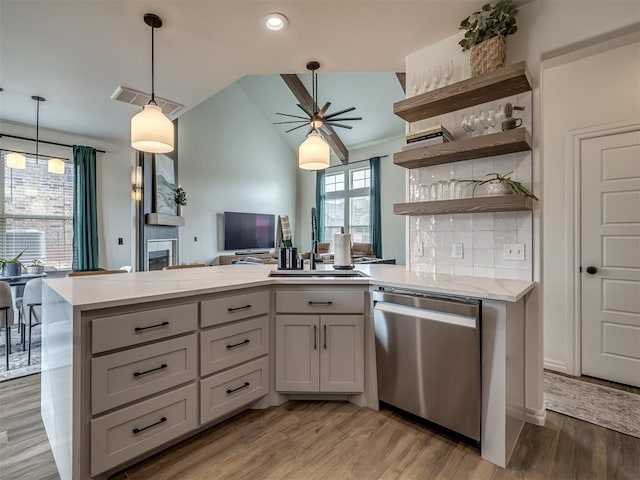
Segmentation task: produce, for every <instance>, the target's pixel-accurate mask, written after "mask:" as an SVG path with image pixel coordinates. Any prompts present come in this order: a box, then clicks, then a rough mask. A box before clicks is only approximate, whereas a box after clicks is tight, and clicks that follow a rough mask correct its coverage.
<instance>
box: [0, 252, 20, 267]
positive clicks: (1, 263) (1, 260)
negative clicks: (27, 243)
mask: <svg viewBox="0 0 640 480" xmlns="http://www.w3.org/2000/svg"><path fill="white" fill-rule="evenodd" d="M25 250H26V248H25V249H23V250H22V251H21V252H20V253H19V254H17V255H16V256H15V257H12V258H0V268H4V266H5V265H7V264H8V263H19V264H20V265H21V266H23V267H24V265H23V264H22V262H21V261H20V257H21V256H22V254H23V253H24V252H25Z"/></svg>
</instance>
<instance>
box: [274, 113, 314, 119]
mask: <svg viewBox="0 0 640 480" xmlns="http://www.w3.org/2000/svg"><path fill="white" fill-rule="evenodd" d="M276 115H284V116H285V117H293V118H301V119H303V120H308V118H307V117H301V116H300V115H289V114H288V113H276Z"/></svg>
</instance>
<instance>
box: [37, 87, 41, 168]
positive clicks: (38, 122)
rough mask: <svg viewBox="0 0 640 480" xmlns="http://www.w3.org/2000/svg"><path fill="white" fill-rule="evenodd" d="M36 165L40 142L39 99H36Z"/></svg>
mask: <svg viewBox="0 0 640 480" xmlns="http://www.w3.org/2000/svg"><path fill="white" fill-rule="evenodd" d="M36 101H37V102H38V103H37V107H36V165H37V164H38V147H39V143H40V99H38V100H36Z"/></svg>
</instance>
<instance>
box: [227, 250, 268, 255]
mask: <svg viewBox="0 0 640 480" xmlns="http://www.w3.org/2000/svg"><path fill="white" fill-rule="evenodd" d="M262 253H269V250H243V251H241V252H236V253H235V254H236V255H255V254H258V255H259V254H262Z"/></svg>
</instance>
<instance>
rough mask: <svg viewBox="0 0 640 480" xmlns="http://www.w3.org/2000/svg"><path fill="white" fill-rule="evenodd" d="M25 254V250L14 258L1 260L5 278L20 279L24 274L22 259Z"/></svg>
mask: <svg viewBox="0 0 640 480" xmlns="http://www.w3.org/2000/svg"><path fill="white" fill-rule="evenodd" d="M25 250H26V249H25ZM23 253H24V250H22V251H21V252H20V253H19V254H17V255H16V256H15V257H12V258H0V268H2V276H3V277H18V276H19V275H20V274H21V273H22V262H20V257H21V256H22V254H23Z"/></svg>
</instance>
